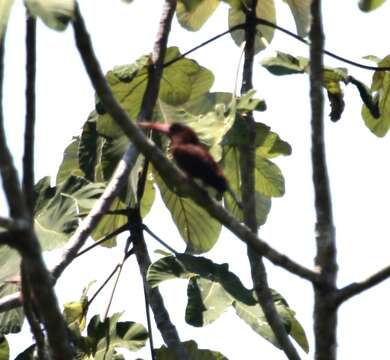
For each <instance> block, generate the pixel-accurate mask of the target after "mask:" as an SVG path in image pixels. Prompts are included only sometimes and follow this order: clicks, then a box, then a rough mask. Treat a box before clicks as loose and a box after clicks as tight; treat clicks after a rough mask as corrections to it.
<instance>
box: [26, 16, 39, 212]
mask: <svg viewBox="0 0 390 360" xmlns="http://www.w3.org/2000/svg"><path fill="white" fill-rule="evenodd" d="M26 12H27V24H26V25H27V29H26V31H27V33H26V54H27V58H26V124H25V131H24V154H23V193H24V194H25V197H26V202H27V207H28V209H29V210H30V213H31V214H32V212H33V210H34V127H35V75H36V20H35V18H34V17H33V16H30V15H29V14H28V10H26Z"/></svg>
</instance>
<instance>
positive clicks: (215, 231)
mask: <svg viewBox="0 0 390 360" xmlns="http://www.w3.org/2000/svg"><path fill="white" fill-rule="evenodd" d="M155 179H156V183H157V185H158V188H159V190H160V193H161V197H162V199H163V201H164V203H165V206H166V207H167V208H168V210H169V212H170V213H171V216H172V219H173V222H174V223H175V225H176V227H177V229H178V230H179V232H180V235H181V237H182V239H183V240H184V241H185V243H186V244H187V247H188V248H189V250H191V251H192V252H193V253H195V254H201V253H204V252H207V251H209V250H210V249H211V248H212V247H213V246H214V245H215V243H216V242H217V240H218V238H219V234H220V233H221V224H220V223H219V222H218V221H217V220H215V219H214V218H212V217H211V216H210V215H209V214H208V212H207V211H206V210H205V209H203V208H202V207H200V206H199V205H197V204H196V203H195V202H194V201H192V200H191V199H189V198H185V197H180V196H179V195H177V194H176V193H174V192H173V191H171V190H170V189H169V187H168V186H167V185H166V184H165V182H164V181H163V180H162V179H161V178H160V176H159V175H158V174H155Z"/></svg>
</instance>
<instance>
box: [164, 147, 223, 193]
mask: <svg viewBox="0 0 390 360" xmlns="http://www.w3.org/2000/svg"><path fill="white" fill-rule="evenodd" d="M171 151H172V155H173V158H174V159H175V161H176V163H177V164H178V165H179V167H180V168H181V169H183V170H184V171H185V172H186V173H187V174H188V175H189V176H191V177H193V178H198V179H201V180H202V181H203V182H204V184H205V185H208V186H211V187H213V188H215V189H216V190H217V191H218V192H219V193H221V194H222V193H224V192H225V191H226V190H227V182H226V179H225V177H224V175H223V173H222V171H221V168H220V167H219V165H218V164H217V163H216V162H215V160H214V159H213V158H212V157H211V155H210V154H209V153H208V151H207V150H206V149H205V148H204V147H203V145H202V144H198V145H195V144H186V145H172V148H171Z"/></svg>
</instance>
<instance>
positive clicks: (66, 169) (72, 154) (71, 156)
mask: <svg viewBox="0 0 390 360" xmlns="http://www.w3.org/2000/svg"><path fill="white" fill-rule="evenodd" d="M79 143H80V139H79V138H78V137H77V138H74V139H73V141H72V142H71V143H70V144H69V145H68V146H67V147H66V149H65V151H64V157H63V160H62V163H61V165H60V168H59V169H58V173H57V177H56V184H57V185H58V184H60V183H62V182H63V181H65V180H66V179H67V178H68V177H69V176H70V175H75V176H84V173H83V171H82V170H80V166H79V156H78V149H79Z"/></svg>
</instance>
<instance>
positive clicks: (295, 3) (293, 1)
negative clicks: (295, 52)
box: [284, 0, 311, 37]
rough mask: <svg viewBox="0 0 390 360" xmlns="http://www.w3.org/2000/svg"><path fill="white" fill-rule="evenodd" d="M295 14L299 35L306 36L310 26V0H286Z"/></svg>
mask: <svg viewBox="0 0 390 360" xmlns="http://www.w3.org/2000/svg"><path fill="white" fill-rule="evenodd" d="M284 2H286V3H287V4H288V6H289V7H290V10H291V12H292V14H293V16H294V20H295V26H296V28H297V33H298V35H299V36H302V37H304V36H306V35H307V33H308V30H309V26H310V3H311V1H310V0H284Z"/></svg>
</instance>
